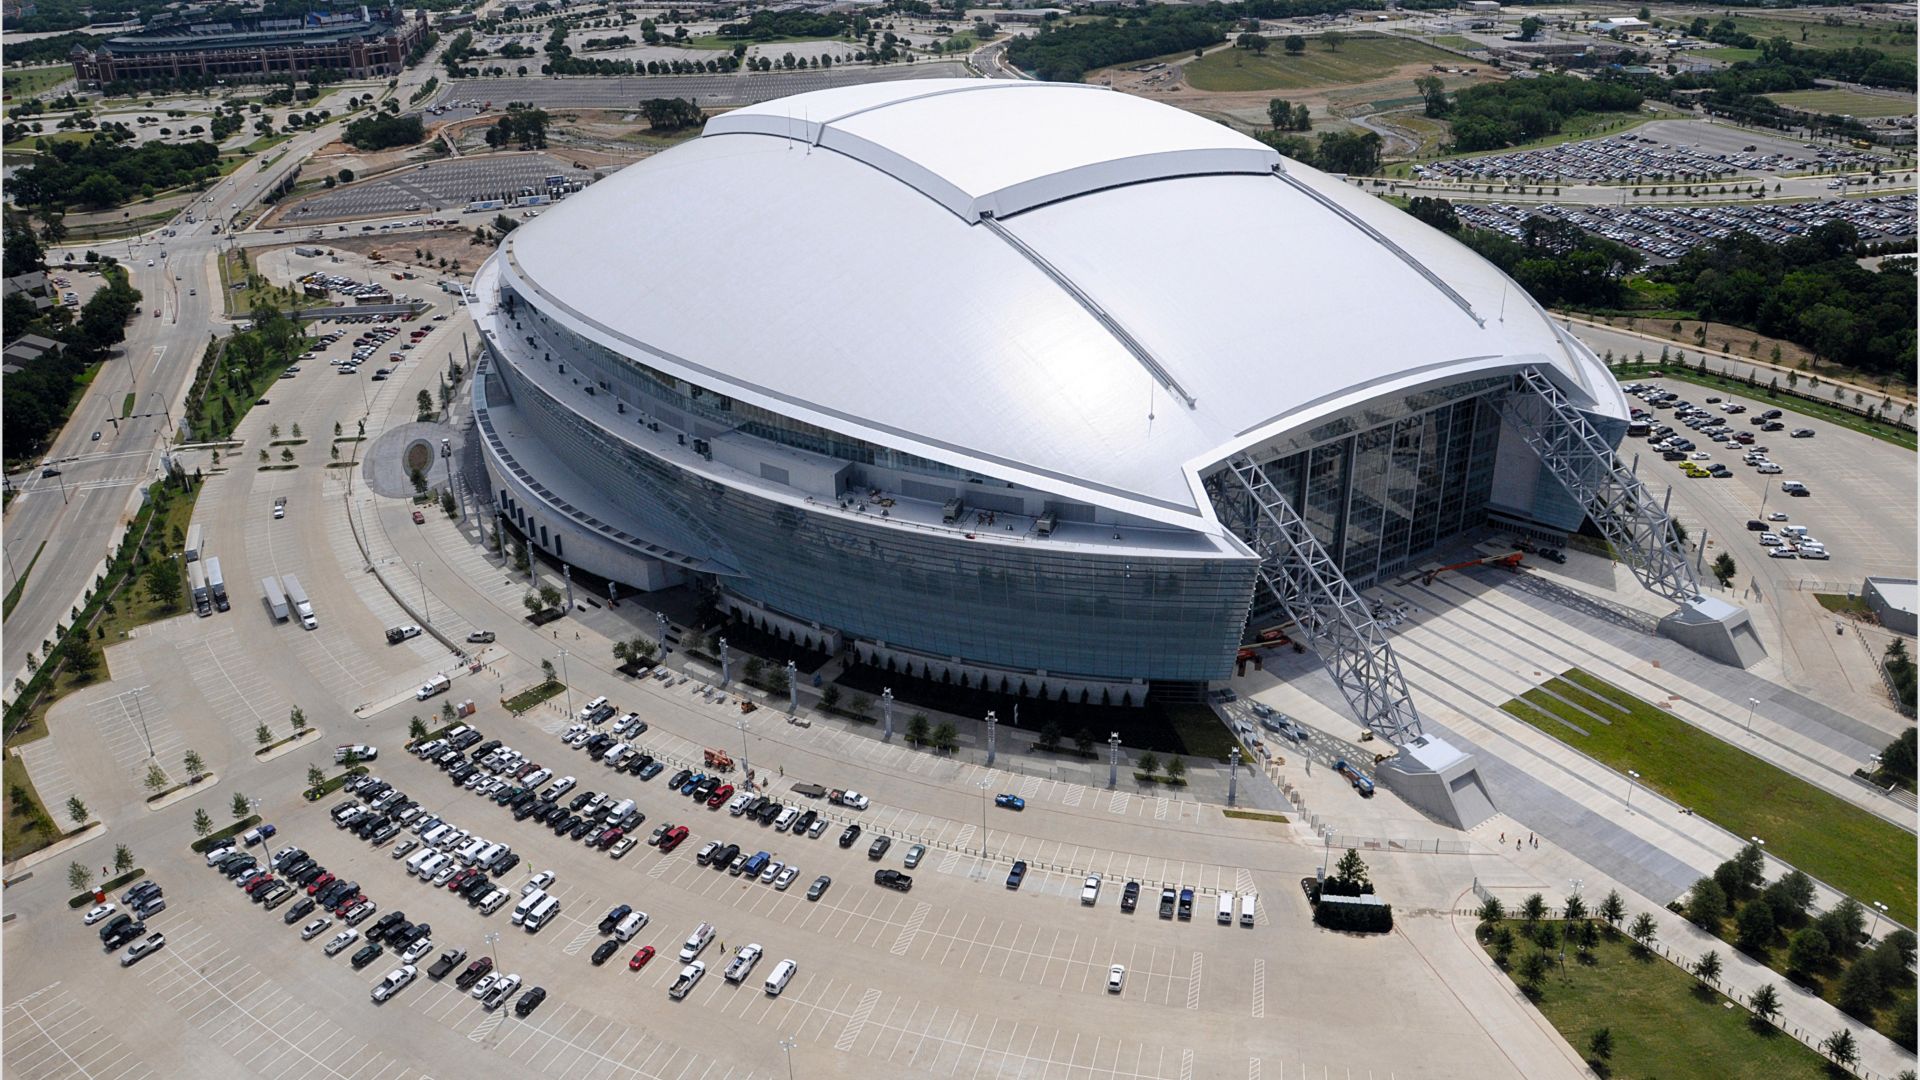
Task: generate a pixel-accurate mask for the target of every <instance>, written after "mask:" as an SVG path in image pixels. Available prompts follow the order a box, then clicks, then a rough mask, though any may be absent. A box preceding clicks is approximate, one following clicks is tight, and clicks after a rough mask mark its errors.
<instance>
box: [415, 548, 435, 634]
mask: <svg viewBox="0 0 1920 1080" xmlns="http://www.w3.org/2000/svg"><path fill="white" fill-rule="evenodd" d="M413 580H414V581H415V582H417V583H418V584H419V586H420V618H421V619H423V620H424V621H426V622H432V621H433V609H432V607H431V606H430V605H429V604H428V603H427V579H426V578H424V577H421V576H420V560H418V559H415V560H414V561H413Z"/></svg>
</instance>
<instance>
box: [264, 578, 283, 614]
mask: <svg viewBox="0 0 1920 1080" xmlns="http://www.w3.org/2000/svg"><path fill="white" fill-rule="evenodd" d="M260 591H261V592H262V593H265V594H266V597H267V610H268V611H271V612H273V621H274V622H279V621H280V620H282V619H284V618H286V617H287V594H286V591H285V590H284V589H282V588H280V579H279V578H277V577H263V578H261V579H260Z"/></svg>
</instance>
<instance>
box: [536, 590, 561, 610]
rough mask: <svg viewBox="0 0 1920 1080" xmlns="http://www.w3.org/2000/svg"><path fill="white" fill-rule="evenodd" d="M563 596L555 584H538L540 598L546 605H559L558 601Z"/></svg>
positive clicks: (551, 606)
mask: <svg viewBox="0 0 1920 1080" xmlns="http://www.w3.org/2000/svg"><path fill="white" fill-rule="evenodd" d="M564 598H565V596H564V594H563V593H561V591H560V590H559V589H558V588H556V587H555V586H552V585H545V584H543V585H541V586H540V599H541V600H542V601H544V602H545V603H546V605H547V606H548V607H550V608H557V607H559V606H560V601H561V600H562V599H564Z"/></svg>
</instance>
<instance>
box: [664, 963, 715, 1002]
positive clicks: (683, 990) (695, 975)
mask: <svg viewBox="0 0 1920 1080" xmlns="http://www.w3.org/2000/svg"><path fill="white" fill-rule="evenodd" d="M706 973H707V964H706V961H704V960H695V961H694V962H693V963H691V964H688V965H687V966H686V967H683V968H681V969H680V975H679V977H678V978H676V979H674V980H673V986H672V988H670V989H669V990H668V991H667V996H668V997H670V998H672V999H673V1000H675V1001H679V1000H681V999H682V998H684V997H686V996H687V995H688V994H691V993H693V988H694V985H695V984H696V983H698V982H699V981H700V976H702V975H705V974H706Z"/></svg>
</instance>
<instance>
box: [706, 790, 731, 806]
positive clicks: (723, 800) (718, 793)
mask: <svg viewBox="0 0 1920 1080" xmlns="http://www.w3.org/2000/svg"><path fill="white" fill-rule="evenodd" d="M731 798H733V785H732V784H721V785H720V787H719V788H718V789H717V790H715V791H714V793H713V794H712V795H710V796H708V797H707V808H708V809H709V810H718V809H720V808H721V807H723V806H725V805H727V800H728V799H731Z"/></svg>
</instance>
